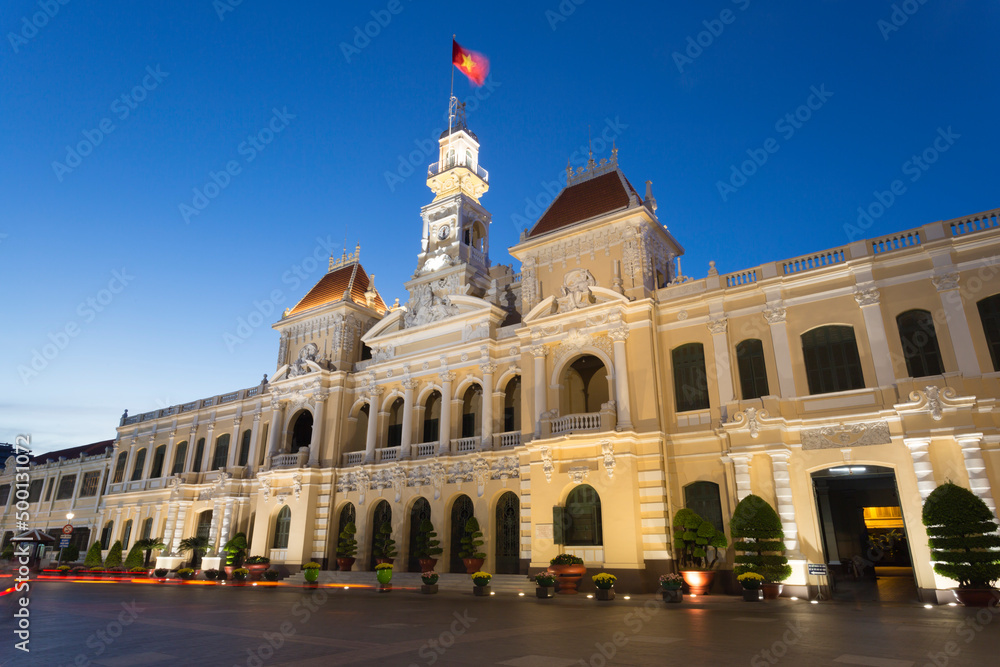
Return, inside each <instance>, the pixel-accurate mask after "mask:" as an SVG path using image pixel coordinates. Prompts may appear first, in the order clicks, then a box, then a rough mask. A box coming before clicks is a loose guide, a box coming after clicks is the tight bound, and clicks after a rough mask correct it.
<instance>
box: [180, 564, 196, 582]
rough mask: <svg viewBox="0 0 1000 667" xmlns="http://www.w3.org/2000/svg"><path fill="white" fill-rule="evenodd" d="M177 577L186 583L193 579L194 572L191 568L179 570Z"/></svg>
mask: <svg viewBox="0 0 1000 667" xmlns="http://www.w3.org/2000/svg"><path fill="white" fill-rule="evenodd" d="M177 577H178V578H179V579H183V580H184V581H187V580H188V579H193V578H194V570H193V569H191V568H190V567H182V568H181V569H179V570H177Z"/></svg>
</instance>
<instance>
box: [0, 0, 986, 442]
mask: <svg viewBox="0 0 1000 667" xmlns="http://www.w3.org/2000/svg"><path fill="white" fill-rule="evenodd" d="M233 3H234V0H217V1H216V2H212V1H211V0H199V1H197V2H186V3H131V2H107V3H99V4H98V3H85V2H82V1H81V0H69V1H68V2H67V3H66V4H64V5H63V4H59V3H58V1H57V0H42V1H41V2H38V0H35V1H26V0H11V1H9V2H6V3H4V4H3V8H2V9H0V31H2V33H3V36H4V39H3V43H2V44H0V74H2V80H3V82H4V85H3V103H2V104H0V129H2V135H0V136H2V144H0V194H2V200H3V203H4V206H3V215H2V217H0V299H2V301H0V303H2V304H3V312H4V313H5V314H6V316H7V317H6V321H5V326H4V327H3V334H2V343H3V344H2V345H0V373H2V381H0V441H10V442H12V441H13V439H14V437H15V435H17V434H19V433H30V434H32V442H33V445H34V446H35V448H36V449H38V450H41V451H45V450H50V449H55V448H59V447H68V446H74V445H77V444H84V443H87V442H92V441H95V440H100V439H105V438H112V437H114V429H115V426H116V425H117V420H118V418H119V416H120V415H121V412H122V410H123V409H125V408H128V409H129V410H130V412H132V413H137V412H143V411H146V410H151V409H155V408H158V407H162V406H165V405H170V404H174V403H180V402H186V401H189V400H194V399H197V398H202V397H206V396H212V395H215V394H219V393H224V392H227V391H230V390H233V389H238V388H242V387H248V386H253V385H255V384H257V383H258V382H259V381H260V379H261V376H262V374H264V373H271V372H273V371H274V368H275V360H276V354H277V336H276V334H275V332H274V331H273V330H272V329H271V328H270V323H271V322H273V321H274V320H276V319H277V314H278V312H279V311H280V310H281V309H283V308H285V307H289V306H291V305H293V304H294V303H295V302H296V301H297V300H298V299H299V298H300V297H301V296H302V295H303V294H304V293H305V291H306V290H307V289H308V288H309V286H310V285H311V284H312V283H313V282H315V281H316V280H318V279H319V278H320V277H321V275H322V273H323V272H324V270H325V259H323V260H322V261H321V262H317V261H316V260H315V259H314V257H321V258H325V257H327V256H328V255H329V253H330V252H331V250H332V251H333V252H335V253H336V254H338V255H339V254H340V250H341V248H342V247H343V245H344V242H345V237H346V242H347V245H348V247H349V248H353V247H354V244H355V243H360V244H361V246H362V251H361V252H362V262H363V264H364V265H365V267H366V268H367V269H368V271H370V272H372V273H374V274H375V275H376V285H377V286H378V288H379V289H380V291H381V292H382V294H383V296H384V297H385V299H386V301H387V302H389V303H392V301H393V299H394V298H396V297H399V298H400V300H401V302H405V301H406V297H407V295H406V294H405V292H404V291H403V288H402V284H403V282H404V281H405V280H407V279H408V278H409V277H410V275H411V273H412V271H413V269H414V268H415V260H416V255H417V253H418V252H419V248H420V245H419V242H420V229H421V223H420V217H419V207H420V206H422V205H423V204H426V203H427V202H429V201H430V198H431V194H430V191H429V190H427V188H426V186H425V184H424V182H423V174H424V173H425V168H426V165H427V164H428V163H431V162H434V161H435V160H436V154H434V155H431V154H430V153H429V152H428V151H427V149H426V147H427V146H428V145H429V141H428V140H429V139H431V138H436V136H437V131H439V130H440V128H441V127H442V123H443V122H444V121H443V118H444V114H445V112H446V108H447V98H448V86H449V77H450V71H449V68H450V55H451V51H450V49H451V44H450V38H451V35H452V33H456V34H457V35H458V39H459V41H460V42H461V43H462V44H463V45H464V46H466V47H468V48H471V49H475V50H477V51H480V52H482V53H484V54H486V55H487V56H488V57H489V58H490V60H491V62H492V75H491V80H490V81H488V83H487V86H485V87H483V88H482V89H479V91H478V98H476V97H475V95H476V91H475V90H474V89H472V88H471V87H470V86H469V84H468V83H467V82H466V81H465V80H464V78H462V77H461V75H459V76H457V77H456V81H455V90H456V94H457V95H458V96H459V97H461V98H463V99H468V100H469V105H468V106H469V108H470V112H469V124H470V126H471V127H472V129H473V130H474V131H475V132H476V134H477V135H478V136H479V138H480V141H481V143H482V147H481V153H480V156H481V161H482V164H483V166H484V167H485V168H486V169H488V170H489V172H490V185H491V190H490V192H489V193H487V195H486V196H485V197H484V199H483V204H484V205H485V206H486V207H487V208H488V209H489V210H490V211H491V212H492V214H493V225H492V229H491V236H492V239H491V248H492V253H491V256H492V259H493V261H494V262H495V263H508V262H510V261H512V260H511V259H510V258H509V256H507V254H506V252H505V248H507V247H509V246H511V245H513V244H514V243H515V242H516V241H517V238H518V235H519V232H520V227H521V226H523V225H524V224H526V223H527V224H530V223H533V222H534V221H535V220H536V219H537V217H538V215H539V213H540V211H541V210H542V209H543V208H544V205H545V204H546V203H547V202H548V201H549V199H550V195H549V194H548V191H549V190H552V189H553V187H554V186H553V185H552V184H553V183H557V182H560V178H561V177H562V176H563V171H564V169H565V166H566V161H567V159H568V158H570V157H571V156H573V155H574V154H575V155H576V156H577V157H578V158H579V156H580V155H581V153H580V152H579V151H580V148H581V147H582V146H585V145H586V142H587V132H588V126H590V127H591V128H592V132H593V135H594V136H595V137H598V136H600V135H601V134H602V133H604V136H606V137H611V136H613V137H614V140H615V142H616V144H617V146H618V148H619V160H620V163H621V165H622V168H623V170H624V171H625V173H626V175H627V176H628V177H629V179H630V180H631V181H632V182H633V184H635V185H636V187H638V188H640V189H642V184H643V183H644V182H645V181H646V180H647V179H648V180H652V181H653V187H654V194H655V196H656V199H657V202H658V204H659V211H658V213H659V215H660V218H661V221H662V222H663V223H665V224H666V225H668V227H669V228H670V230H671V232H672V233H673V234H674V235H675V236H676V237H677V238H678V239H679V240H680V241H681V243H683V244H684V245H685V247H686V249H687V254H686V255H685V257H684V258H683V260H682V266H683V270H684V273H685V274H686V275H690V276H693V277H696V278H697V277H703V276H704V275H705V272H706V271H707V269H708V262H709V260H715V261H716V263H717V266H718V269H719V271H720V272H723V273H725V272H730V271H736V270H740V269H744V268H748V267H751V266H755V265H757V264H760V263H762V262H766V261H772V260H778V259H783V258H788V257H793V256H796V255H800V254H804V253H807V252H810V251H814V250H820V249H824V248H831V247H836V246H839V245H843V244H844V243H846V242H848V241H850V240H856V239H857V238H863V237H874V236H878V235H880V234H885V233H889V232H893V231H898V230H902V229H906V228H911V227H916V226H919V225H921V224H924V223H927V222H931V221H934V220H940V219H947V218H952V217H957V216H960V215H964V214H967V213H974V212H978V211H982V210H986V209H989V208H993V207H996V206H998V205H1000V201H998V197H997V194H996V183H997V167H996V164H997V160H996V147H997V145H998V139H1000V127H998V124H997V122H996V114H997V111H996V110H997V108H1000V104H998V103H1000V92H998V90H1000V88H998V86H997V81H996V72H997V71H998V68H997V51H996V34H997V29H998V28H1000V6H998V5H997V4H996V3H974V2H962V1H952V2H947V1H944V0H940V1H927V2H926V3H924V4H920V2H919V0H910V1H909V2H899V3H892V2H884V1H881V0H876V1H847V0H844V1H838V0H828V1H826V2H820V3H800V2H787V1H786V2H777V3H775V2H770V3H764V2H758V1H757V0H738V1H735V2H733V1H730V0H716V1H714V2H703V3H660V2H657V3H652V2H650V3H627V4H626V3H608V2H598V0H587V1H586V2H579V4H576V3H574V2H573V1H572V0H563V1H562V2H558V1H556V0H553V1H552V2H503V3H500V2H496V3H489V2H476V3H466V2H463V3H459V2H436V3H429V2H426V3H425V2H417V1H412V0H394V1H393V2H389V1H388V0H386V1H385V2H382V1H381V0H379V1H377V2H373V3H366V2H362V3H319V2H304V3H295V4H294V5H288V4H287V3H279V2H273V1H271V2H268V1H265V0H244V1H243V2H241V3H239V4H236V5H234V4H233ZM147 5H148V6H147ZM46 11H47V12H48V14H49V15H51V16H49V15H46V14H45V12H46ZM373 12H374V14H373ZM379 22H380V23H379ZM39 26H40V27H39ZM366 30H367V32H368V33H369V35H374V36H373V37H370V36H367V35H365V34H364V33H365V31H366ZM359 35H361V36H359ZM123 95H124V96H125V97H124V99H123V97H122V96H123ZM473 100H474V101H473ZM789 114H791V118H790V119H789V118H787V116H788V115H789ZM796 116H797V117H796ZM254 137H256V138H254ZM264 140H270V141H269V143H265V141H264ZM935 141H937V145H936V147H935ZM602 143H603V142H597V143H596V146H595V147H596V148H598V149H603V152H601V153H600V154H599V155H597V157H606V156H607V155H608V154H609V153H610V147H607V146H602V145H601V144H602ZM81 145H82V147H81ZM78 148H79V150H77V149H78ZM70 149H71V150H70ZM925 151H928V153H927V157H928V158H934V159H933V163H930V164H929V163H926V162H924V161H923V159H920V160H919V161H917V162H914V160H913V157H914V156H918V157H919V156H921V155H923V154H924V153H925ZM82 153H86V154H82ZM411 154H412V155H411ZM755 158H756V161H757V163H756V164H744V163H745V162H747V161H748V160H754V159H755ZM765 158H766V160H765ZM54 163H58V164H54ZM412 164H416V165H417V166H416V167H414V168H413V173H412V174H411V173H410V172H409V168H410V167H411V166H412ZM580 164H582V158H580V159H576V161H575V162H574V166H579V165H580ZM734 169H735V170H736V171H742V172H743V173H742V174H739V175H734ZM227 170H228V173H227ZM747 173H750V175H749V176H746V174H747ZM213 174H214V182H215V183H217V184H219V187H214V186H213ZM897 180H898V181H900V183H899V184H898V186H897V191H900V192H901V194H898V195H894V201H893V202H892V204H891V205H889V206H887V207H886V208H885V210H884V212H882V213H881V215H879V216H877V217H873V218H872V219H871V221H870V222H868V221H865V225H867V227H866V228H865V229H860V230H855V229H852V228H851V226H852V225H856V224H857V220H858V217H859V214H858V208H859V207H863V208H865V209H868V208H869V207H871V205H872V204H873V203H875V202H877V200H878V198H877V197H876V194H875V193H876V192H884V191H887V190H890V189H891V186H892V183H893V181H897ZM207 184H208V185H209V186H208V188H207V192H206V185H207ZM196 189H197V190H198V191H199V192H200V193H202V195H206V194H211V195H213V196H212V197H211V198H209V197H207V196H206V197H205V199H199V198H198V197H199V195H197V194H196V193H195V190H196ZM882 199H883V201H888V200H887V198H886V197H885V196H883V197H882ZM182 205H185V206H189V207H191V210H187V215H185V209H183V208H182ZM196 205H197V206H198V207H200V210H199V208H196ZM192 210H196V211H197V213H192V212H191V211H192ZM872 210H873V211H875V212H878V207H875V208H874V209H872ZM254 313H262V314H263V316H259V315H254ZM241 318H242V319H243V320H251V318H252V321H254V322H257V321H259V320H261V319H262V320H264V321H265V324H263V325H262V326H258V327H253V328H252V331H251V333H250V335H249V336H248V337H246V338H245V339H240V340H239V342H237V343H234V342H233V340H232V338H228V339H227V334H229V335H232V336H235V335H236V332H237V327H238V324H239V322H240V320H241ZM33 364H34V365H33Z"/></svg>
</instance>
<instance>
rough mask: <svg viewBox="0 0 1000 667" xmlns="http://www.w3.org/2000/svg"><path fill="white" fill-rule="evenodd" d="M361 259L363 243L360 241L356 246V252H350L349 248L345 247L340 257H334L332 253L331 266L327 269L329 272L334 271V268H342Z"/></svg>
mask: <svg viewBox="0 0 1000 667" xmlns="http://www.w3.org/2000/svg"><path fill="white" fill-rule="evenodd" d="M360 261H361V243H360V242H359V243H358V244H357V245H356V246H354V252H352V253H350V254H348V252H347V248H346V247H345V248H344V252H343V253H342V254H341V255H340V259H334V258H333V255H330V268H329V269H327V273H329V272H330V271H333V270H334V269H340V268H342V267H345V266H347V265H348V264H351V263H352V262H360Z"/></svg>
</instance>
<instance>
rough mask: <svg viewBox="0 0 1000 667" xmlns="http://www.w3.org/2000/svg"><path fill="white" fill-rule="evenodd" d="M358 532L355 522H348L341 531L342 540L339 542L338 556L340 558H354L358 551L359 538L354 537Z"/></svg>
mask: <svg viewBox="0 0 1000 667" xmlns="http://www.w3.org/2000/svg"><path fill="white" fill-rule="evenodd" d="M357 532H358V529H357V528H356V527H355V525H354V522H353V521H352V522H350V523H348V524H347V525H346V526H344V529H343V530H342V531H340V540H339V541H338V542H337V556H338V557H340V558H354V556H355V555H357V553H358V540H357V539H356V538H355V537H354V536H355V535H356V534H357Z"/></svg>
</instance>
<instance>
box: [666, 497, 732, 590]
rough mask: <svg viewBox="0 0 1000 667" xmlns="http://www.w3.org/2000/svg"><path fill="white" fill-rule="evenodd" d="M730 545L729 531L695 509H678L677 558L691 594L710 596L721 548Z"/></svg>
mask: <svg viewBox="0 0 1000 667" xmlns="http://www.w3.org/2000/svg"><path fill="white" fill-rule="evenodd" d="M728 545H729V542H728V541H727V540H726V536H725V534H724V533H721V532H719V531H718V530H716V528H715V526H713V525H712V522H710V521H706V520H705V519H703V518H701V517H700V516H699V515H698V513H697V512H695V511H694V510H690V509H687V508H684V509H680V510H677V514H675V515H674V550H675V551H676V554H675V558H676V559H677V561H678V564H679V567H680V572H681V576H682V577H683V578H684V583H686V584H687V585H688V588H689V589H690V591H691V595H708V592H709V591H710V590H711V588H712V582H713V581H714V580H715V571H714V569H713V568H715V564H716V563H717V562H718V560H719V549H725V548H726V547H727V546H728ZM709 553H711V554H712V557H711V559H709V556H708V555H709Z"/></svg>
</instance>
